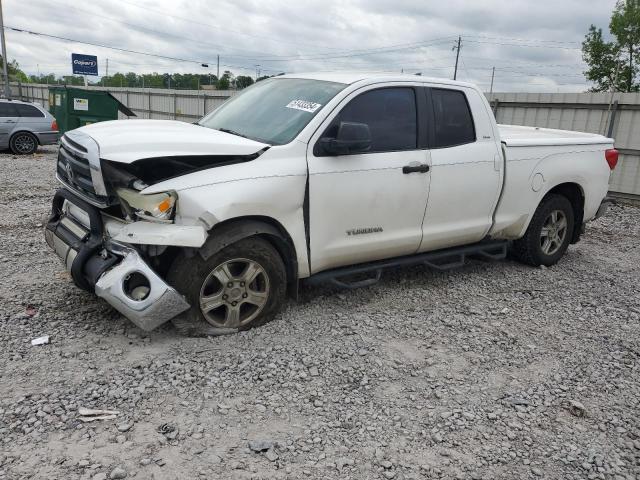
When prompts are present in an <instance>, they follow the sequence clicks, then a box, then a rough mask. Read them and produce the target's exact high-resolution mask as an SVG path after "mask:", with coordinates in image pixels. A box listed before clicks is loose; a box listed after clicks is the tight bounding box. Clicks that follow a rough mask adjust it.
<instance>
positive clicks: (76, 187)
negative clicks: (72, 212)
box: [56, 136, 109, 206]
mask: <svg viewBox="0 0 640 480" xmlns="http://www.w3.org/2000/svg"><path fill="white" fill-rule="evenodd" d="M87 157H88V154H87V149H86V148H85V147H83V146H82V145H80V144H78V143H77V142H74V141H72V140H70V139H69V138H68V137H67V136H64V137H63V139H62V142H60V148H59V150H58V163H57V166H56V171H57V175H58V178H59V179H60V181H61V182H62V183H64V184H65V185H67V186H68V187H69V188H70V189H71V190H73V191H75V192H76V193H78V194H80V195H81V196H82V197H84V198H85V200H87V201H89V202H90V203H93V204H94V205H98V206H106V205H107V204H108V203H109V199H108V197H105V196H101V195H98V193H97V192H96V189H95V186H94V184H93V180H92V177H91V166H90V164H89V159H88V158H87Z"/></svg>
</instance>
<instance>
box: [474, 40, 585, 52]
mask: <svg viewBox="0 0 640 480" xmlns="http://www.w3.org/2000/svg"><path fill="white" fill-rule="evenodd" d="M465 39H466V41H467V42H472V43H487V44H491V45H502V46H509V47H528V48H554V49H558V50H581V49H580V48H579V47H562V46H559V45H531V44H524V43H506V42H490V41H484V40H470V39H467V37H465Z"/></svg>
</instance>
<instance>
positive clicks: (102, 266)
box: [45, 189, 189, 331]
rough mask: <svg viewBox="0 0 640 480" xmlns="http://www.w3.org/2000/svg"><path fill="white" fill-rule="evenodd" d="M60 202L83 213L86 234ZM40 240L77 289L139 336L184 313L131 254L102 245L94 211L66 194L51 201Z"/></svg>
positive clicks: (171, 292) (174, 295)
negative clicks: (139, 331)
mask: <svg viewBox="0 0 640 480" xmlns="http://www.w3.org/2000/svg"><path fill="white" fill-rule="evenodd" d="M65 201H67V202H69V203H71V204H73V205H74V206H76V207H78V208H80V209H81V210H83V211H84V212H86V213H87V215H88V218H89V224H90V228H89V229H87V227H86V226H85V225H83V224H82V223H81V222H80V221H79V220H78V219H76V218H74V217H73V216H72V215H70V214H69V213H68V212H66V211H65V209H64V204H65ZM45 239H46V241H47V243H48V244H49V246H50V247H51V248H52V249H53V250H54V251H55V252H56V253H57V254H58V256H59V257H60V258H61V259H62V261H63V263H64V264H65V266H66V268H67V270H69V271H70V272H71V277H72V278H73V281H74V283H75V284H76V285H77V286H79V287H80V288H82V289H84V290H88V291H94V292H95V293H96V295H98V296H99V297H102V298H104V299H105V300H106V301H107V302H108V303H109V304H110V305H111V306H112V307H114V308H115V309H116V310H118V311H119V312H120V313H122V314H123V315H124V316H125V317H127V318H128V319H129V320H131V321H132V322H133V323H135V324H136V325H137V326H138V327H140V328H141V329H143V330H146V331H149V330H153V329H154V328H156V327H158V326H160V325H162V324H163V323H165V322H166V321H168V320H170V319H171V318H173V317H175V316H176V315H178V314H180V313H182V312H183V311H185V310H187V309H188V308H189V304H188V303H187V301H186V300H185V299H184V297H183V296H182V295H180V293H178V292H177V291H176V290H175V289H174V288H173V287H171V286H170V285H168V284H167V283H166V282H165V281H164V280H163V279H162V278H160V276H158V274H157V273H155V272H154V271H153V269H152V268H151V267H150V266H149V265H148V264H147V263H146V262H145V261H144V259H143V258H142V256H141V255H140V254H139V252H138V251H137V250H136V249H135V248H133V247H132V246H130V245H127V244H124V243H119V242H113V241H111V240H108V239H106V236H105V235H104V231H103V223H102V216H101V214H100V211H99V210H98V209H97V208H96V207H94V206H92V205H89V204H88V203H86V202H85V201H84V200H82V199H80V198H78V197H77V196H76V195H74V194H72V193H71V192H69V191H68V190H64V189H61V190H58V191H57V192H56V195H55V196H54V199H53V207H52V212H51V217H50V218H49V221H48V223H47V227H46V230H45Z"/></svg>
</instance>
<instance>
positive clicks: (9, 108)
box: [0, 102, 18, 117]
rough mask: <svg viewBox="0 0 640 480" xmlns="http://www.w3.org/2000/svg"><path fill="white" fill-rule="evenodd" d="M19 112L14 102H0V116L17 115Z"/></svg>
mask: <svg viewBox="0 0 640 480" xmlns="http://www.w3.org/2000/svg"><path fill="white" fill-rule="evenodd" d="M17 116H18V112H17V111H16V109H15V107H14V104H13V103H9V102H0V117H17Z"/></svg>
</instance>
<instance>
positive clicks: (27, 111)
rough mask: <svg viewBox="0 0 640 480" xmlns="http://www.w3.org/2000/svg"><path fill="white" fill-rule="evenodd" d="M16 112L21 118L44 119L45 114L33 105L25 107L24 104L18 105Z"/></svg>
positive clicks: (16, 105)
mask: <svg viewBox="0 0 640 480" xmlns="http://www.w3.org/2000/svg"><path fill="white" fill-rule="evenodd" d="M15 107H16V110H17V111H18V116H19V117H27V118H43V117H44V113H42V112H41V111H40V110H38V109H37V108H36V107H34V106H33V105H25V104H24V103H16V104H15Z"/></svg>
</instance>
